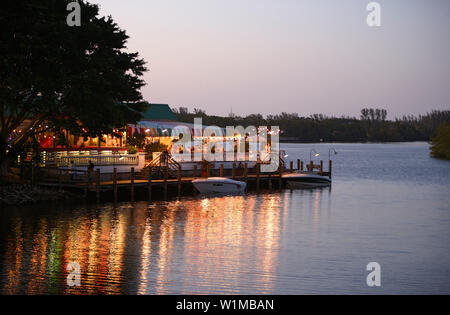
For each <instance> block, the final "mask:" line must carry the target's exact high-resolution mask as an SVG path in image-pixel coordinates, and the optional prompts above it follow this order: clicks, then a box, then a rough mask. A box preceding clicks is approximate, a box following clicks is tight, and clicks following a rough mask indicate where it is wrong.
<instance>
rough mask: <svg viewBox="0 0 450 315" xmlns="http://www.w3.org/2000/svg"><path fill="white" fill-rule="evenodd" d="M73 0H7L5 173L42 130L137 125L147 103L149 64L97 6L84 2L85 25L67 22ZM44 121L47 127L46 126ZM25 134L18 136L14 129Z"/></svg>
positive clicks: (1, 23) (2, 73) (1, 118)
mask: <svg viewBox="0 0 450 315" xmlns="http://www.w3.org/2000/svg"><path fill="white" fill-rule="evenodd" d="M68 2H69V1H68V0H47V1H41V0H27V1H15V0H3V1H2V2H1V4H0V8H1V10H0V47H2V49H1V51H0V77H1V81H0V174H1V175H3V176H5V175H6V174H7V165H8V161H9V160H10V159H11V158H13V157H14V156H15V155H16V154H17V153H18V152H19V149H20V147H21V146H23V144H24V143H26V142H27V141H29V140H30V139H32V138H33V137H35V136H36V134H37V133H40V132H44V131H48V130H53V131H55V132H56V133H58V132H59V131H60V130H62V129H63V128H64V129H67V130H70V131H71V132H72V133H73V134H78V135H82V136H85V137H87V136H94V137H95V136H97V135H100V134H104V133H111V132H112V131H113V130H114V129H116V128H122V127H124V126H125V125H126V124H127V123H135V122H136V121H138V120H139V119H140V118H141V113H142V112H143V111H144V110H145V108H146V103H145V102H143V100H142V95H141V93H140V88H141V87H142V86H143V85H144V82H143V80H142V79H141V76H142V75H143V73H144V72H145V71H146V68H145V62H144V61H143V60H142V59H140V58H139V56H138V54H137V53H128V52H125V51H124V49H125V48H126V46H125V45H126V42H127V39H128V36H127V35H126V33H125V31H123V30H121V29H120V28H119V27H118V26H117V24H116V23H115V22H114V21H113V20H112V18H111V17H107V18H105V17H99V16H98V14H99V9H98V6H97V5H93V4H89V3H87V2H86V1H83V0H79V1H78V2H79V3H80V6H81V26H74V27H69V26H68V25H67V22H66V18H67V15H68V14H69V13H70V12H69V11H67V10H66V6H67V4H68ZM39 126H40V127H39ZM19 128H20V129H21V130H22V131H23V132H22V133H21V134H20V135H19V136H18V137H15V138H14V137H11V134H13V132H14V130H16V129H19Z"/></svg>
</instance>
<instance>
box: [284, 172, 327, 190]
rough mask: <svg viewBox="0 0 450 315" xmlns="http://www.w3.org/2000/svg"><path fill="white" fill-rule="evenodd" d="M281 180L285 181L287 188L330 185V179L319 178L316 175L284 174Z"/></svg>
mask: <svg viewBox="0 0 450 315" xmlns="http://www.w3.org/2000/svg"><path fill="white" fill-rule="evenodd" d="M282 178H283V179H284V180H286V181H287V185H288V187H289V188H313V187H326V186H330V185H331V179H330V178H328V176H321V175H319V174H316V173H291V174H284V175H283V176H282Z"/></svg>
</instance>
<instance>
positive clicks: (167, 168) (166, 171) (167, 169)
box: [164, 165, 169, 200]
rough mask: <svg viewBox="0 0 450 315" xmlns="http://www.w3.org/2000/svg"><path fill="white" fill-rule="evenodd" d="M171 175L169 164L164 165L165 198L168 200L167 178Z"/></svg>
mask: <svg viewBox="0 0 450 315" xmlns="http://www.w3.org/2000/svg"><path fill="white" fill-rule="evenodd" d="M168 177H169V166H167V165H166V166H165V167H164V200H167V178H168Z"/></svg>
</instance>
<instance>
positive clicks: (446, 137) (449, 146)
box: [431, 122, 450, 160]
mask: <svg viewBox="0 0 450 315" xmlns="http://www.w3.org/2000/svg"><path fill="white" fill-rule="evenodd" d="M431 156H432V157H435V158H439V159H446V160H450V124H448V123H446V122H444V123H442V124H441V125H440V126H439V127H438V129H437V131H436V135H435V136H434V137H432V138H431Z"/></svg>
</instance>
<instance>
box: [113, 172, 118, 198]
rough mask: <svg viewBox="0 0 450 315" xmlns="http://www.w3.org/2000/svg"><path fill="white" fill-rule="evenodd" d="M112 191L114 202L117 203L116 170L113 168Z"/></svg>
mask: <svg viewBox="0 0 450 315" xmlns="http://www.w3.org/2000/svg"><path fill="white" fill-rule="evenodd" d="M113 191H114V202H117V168H114V173H113Z"/></svg>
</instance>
